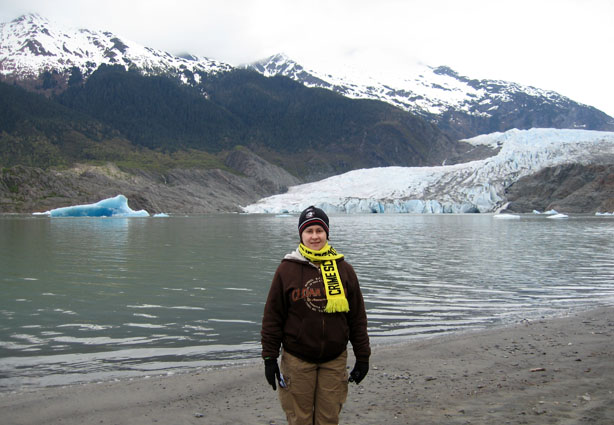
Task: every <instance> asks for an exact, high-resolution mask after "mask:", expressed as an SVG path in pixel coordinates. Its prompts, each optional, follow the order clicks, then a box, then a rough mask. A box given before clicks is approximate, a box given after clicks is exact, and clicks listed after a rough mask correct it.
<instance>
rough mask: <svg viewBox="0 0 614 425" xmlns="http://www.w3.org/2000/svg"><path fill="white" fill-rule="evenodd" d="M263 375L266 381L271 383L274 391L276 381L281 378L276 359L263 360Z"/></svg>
mask: <svg viewBox="0 0 614 425" xmlns="http://www.w3.org/2000/svg"><path fill="white" fill-rule="evenodd" d="M264 376H266V380H267V382H268V383H269V384H271V386H272V387H273V391H275V390H276V389H277V381H279V379H280V378H281V372H280V371H279V366H278V365H277V359H265V360H264Z"/></svg>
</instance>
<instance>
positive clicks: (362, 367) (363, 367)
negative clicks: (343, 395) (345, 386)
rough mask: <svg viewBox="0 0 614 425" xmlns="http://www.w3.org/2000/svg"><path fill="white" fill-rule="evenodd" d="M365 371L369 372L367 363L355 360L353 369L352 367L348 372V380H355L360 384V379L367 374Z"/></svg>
mask: <svg viewBox="0 0 614 425" xmlns="http://www.w3.org/2000/svg"><path fill="white" fill-rule="evenodd" d="M367 372H369V363H368V362H359V361H357V362H356V364H355V365H354V369H352V371H351V372H350V379H349V382H356V384H360V381H362V380H363V379H364V378H365V376H367Z"/></svg>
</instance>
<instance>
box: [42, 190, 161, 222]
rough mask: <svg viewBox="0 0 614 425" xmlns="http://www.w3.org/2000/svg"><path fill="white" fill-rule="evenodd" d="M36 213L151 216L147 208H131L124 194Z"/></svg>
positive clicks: (58, 215)
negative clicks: (135, 209) (137, 209)
mask: <svg viewBox="0 0 614 425" xmlns="http://www.w3.org/2000/svg"><path fill="white" fill-rule="evenodd" d="M34 214H35V215H47V216H49V217H149V213H148V212H147V211H145V210H139V211H134V210H133V209H132V208H130V207H129V206H128V199H127V198H126V197H125V196H124V195H117V196H116V197H114V198H108V199H103V200H102V201H99V202H96V203H95V204H86V205H74V206H72V207H63V208H56V209H53V210H50V211H46V212H44V213H34Z"/></svg>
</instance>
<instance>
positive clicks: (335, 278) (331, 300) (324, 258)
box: [298, 242, 350, 313]
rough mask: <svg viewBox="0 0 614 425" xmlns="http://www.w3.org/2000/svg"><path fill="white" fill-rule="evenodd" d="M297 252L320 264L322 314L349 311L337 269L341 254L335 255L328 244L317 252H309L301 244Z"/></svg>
mask: <svg viewBox="0 0 614 425" xmlns="http://www.w3.org/2000/svg"><path fill="white" fill-rule="evenodd" d="M298 250H299V252H300V253H301V254H302V255H303V257H305V258H306V259H308V260H309V261H311V262H314V263H315V262H318V263H320V270H321V271H322V278H323V279H324V288H325V289H326V301H327V303H326V308H325V309H324V312H326V313H346V312H348V311H350V305H349V304H348V300H347V298H346V297H345V292H344V290H343V284H342V283H341V277H340V276H339V270H338V269H337V260H338V259H340V258H343V254H337V251H335V249H334V248H333V247H332V246H330V245H329V244H328V242H327V243H326V245H324V248H322V249H321V250H319V251H314V250H311V249H309V248H307V247H306V246H305V245H303V244H302V243H301V244H300V245H299V246H298Z"/></svg>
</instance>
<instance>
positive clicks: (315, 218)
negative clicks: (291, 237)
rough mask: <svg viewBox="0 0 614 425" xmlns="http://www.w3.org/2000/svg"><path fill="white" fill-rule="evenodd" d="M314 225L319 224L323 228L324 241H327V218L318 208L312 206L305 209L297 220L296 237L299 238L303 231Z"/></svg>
mask: <svg viewBox="0 0 614 425" xmlns="http://www.w3.org/2000/svg"><path fill="white" fill-rule="evenodd" d="M314 224H319V225H320V226H322V227H323V228H324V231H325V232H326V239H328V216H327V215H326V213H325V212H324V211H322V210H321V209H320V208H316V207H314V206H313V205H312V206H310V207H307V208H305V210H304V211H303V212H302V213H301V216H300V217H299V219H298V237H299V238H300V237H301V234H302V233H303V230H305V229H306V228H308V227H309V226H313V225H314Z"/></svg>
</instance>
